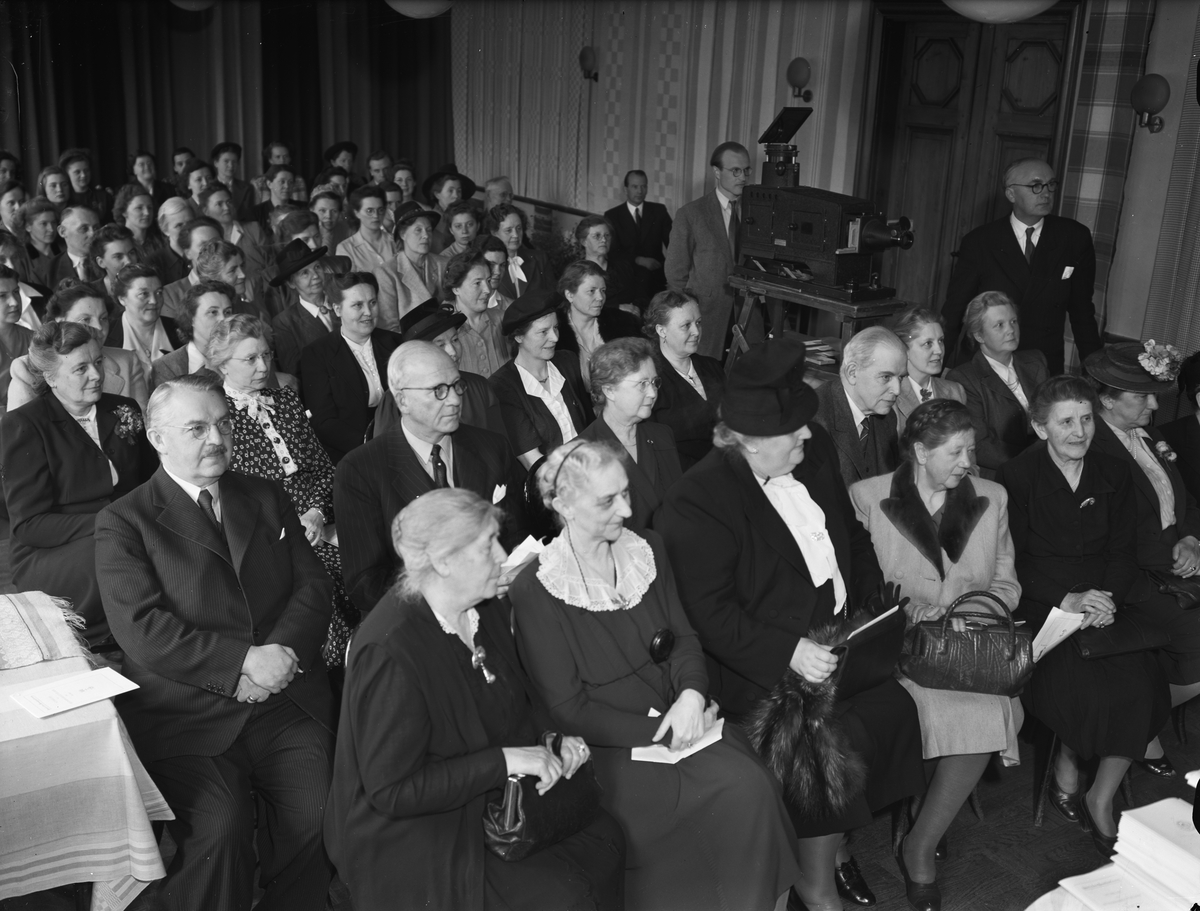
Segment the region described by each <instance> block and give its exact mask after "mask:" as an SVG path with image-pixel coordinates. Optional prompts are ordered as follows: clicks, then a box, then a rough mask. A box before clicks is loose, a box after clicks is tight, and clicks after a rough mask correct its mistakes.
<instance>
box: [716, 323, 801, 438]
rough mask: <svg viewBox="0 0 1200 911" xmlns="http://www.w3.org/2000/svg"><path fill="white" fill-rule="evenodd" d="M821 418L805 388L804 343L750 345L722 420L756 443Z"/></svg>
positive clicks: (728, 387)
mask: <svg viewBox="0 0 1200 911" xmlns="http://www.w3.org/2000/svg"><path fill="white" fill-rule="evenodd" d="M816 413H817V394H816V392H814V391H813V388H812V387H811V386H809V385H808V383H806V382H804V343H803V342H801V341H798V340H797V339H791V338H769V339H767V340H766V341H763V342H759V343H758V344H756V345H751V346H750V350H749V351H747V352H746V353H745V354H743V355H742V356H741V357H740V358H738V361H737V363H736V364H734V365H733V371H732V372H731V373H730V374H729V380H728V381H727V382H726V384H725V392H724V394H723V396H722V398H721V420H722V421H724V422H725V424H726V426H727V427H729V428H730V429H731V430H736V431H737V432H738V433H744V434H747V435H748V436H755V437H778V436H783V435H784V434H787V433H793V432H795V431H797V430H799V429H800V428H801V427H803V426H804V425H805V424H807V423H808V422H809V421H811V420H812V419H813V416H814V415H815V414H816Z"/></svg>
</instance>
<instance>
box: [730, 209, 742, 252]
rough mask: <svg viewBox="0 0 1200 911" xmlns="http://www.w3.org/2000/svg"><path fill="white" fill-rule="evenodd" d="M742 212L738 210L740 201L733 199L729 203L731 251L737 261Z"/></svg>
mask: <svg viewBox="0 0 1200 911" xmlns="http://www.w3.org/2000/svg"><path fill="white" fill-rule="evenodd" d="M741 220H742V219H741V214H740V213H739V212H738V201H737V200H736V199H734V200H731V201H730V203H729V252H730V253H732V254H733V260H734V262H735V263H736V262H737V248H738V231H739V229H740V227H741V224H740V223H741Z"/></svg>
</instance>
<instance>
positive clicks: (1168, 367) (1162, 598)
mask: <svg viewBox="0 0 1200 911" xmlns="http://www.w3.org/2000/svg"><path fill="white" fill-rule="evenodd" d="M1153 348H1158V349H1159V350H1160V351H1161V354H1162V355H1163V356H1162V357H1161V359H1160V360H1158V361H1157V362H1156V360H1155V355H1156V354H1158V353H1159V352H1155V351H1152V350H1151V349H1153ZM1181 360H1182V355H1180V354H1179V353H1178V352H1171V353H1168V352H1167V351H1166V348H1165V346H1161V345H1160V346H1154V345H1153V344H1151V343H1147V344H1145V345H1143V344H1141V343H1139V342H1122V343H1120V344H1116V345H1109V346H1107V347H1105V348H1102V349H1101V350H1100V351H1097V352H1095V353H1094V354H1091V355H1089V356H1088V359H1087V360H1086V361H1085V362H1084V368H1085V369H1086V370H1087V372H1088V374H1089V375H1090V376H1091V378H1092V382H1093V383H1094V384H1095V386H1096V394H1097V396H1098V398H1099V400H1100V412H1099V417H1100V420H1098V421H1096V437H1095V439H1094V440H1093V441H1092V448H1093V449H1094V450H1095V451H1096V452H1102V453H1105V454H1106V455H1110V456H1112V457H1113V458H1115V459H1119V460H1120V461H1122V462H1125V463H1126V465H1128V466H1129V470H1130V471H1131V472H1132V473H1133V488H1134V496H1133V498H1134V501H1135V502H1136V504H1137V516H1138V533H1137V561H1138V566H1140V567H1141V568H1142V570H1143V573H1144V576H1143V578H1141V579H1139V580H1138V583H1137V584H1136V585H1135V586H1134V588H1133V590H1132V591H1130V593H1129V597H1128V598H1127V599H1126V601H1125V608H1126V609H1127V610H1132V611H1136V612H1137V613H1138V614H1140V615H1141V616H1143V617H1145V618H1146V619H1148V620H1150V621H1151V622H1152V623H1155V624H1157V625H1159V626H1161V627H1163V628H1164V629H1166V630H1167V631H1168V632H1169V633H1170V636H1171V641H1170V643H1169V644H1168V645H1167V646H1166V647H1165V648H1164V649H1163V651H1162V653H1161V654H1162V656H1163V659H1164V662H1165V665H1166V672H1167V680H1168V681H1169V682H1170V684H1171V705H1172V706H1177V705H1182V704H1183V703H1184V702H1187V701H1188V700H1190V699H1193V698H1195V697H1196V696H1197V695H1200V610H1189V609H1186V608H1188V607H1189V606H1190V605H1189V602H1191V603H1192V604H1194V603H1195V602H1196V601H1197V600H1200V508H1198V507H1197V505H1196V500H1195V499H1194V498H1193V497H1192V495H1191V494H1190V493H1188V490H1187V487H1186V486H1185V485H1184V481H1183V475H1181V474H1180V473H1179V468H1178V467H1177V463H1178V460H1179V456H1178V454H1177V453H1176V452H1175V451H1174V450H1173V449H1172V448H1171V447H1170V445H1169V444H1168V443H1167V441H1166V439H1165V438H1164V437H1163V434H1162V433H1161V432H1160V431H1159V430H1158V429H1157V428H1155V427H1152V426H1150V425H1151V422H1152V420H1153V418H1154V412H1155V411H1157V410H1158V397H1159V396H1160V395H1166V394H1167V393H1168V392H1170V391H1171V390H1172V388H1173V385H1174V382H1173V381H1174V379H1175V374H1176V373H1177V371H1178V369H1179V363H1180V361H1181ZM1143 361H1144V362H1145V363H1144V364H1143ZM1146 365H1149V367H1150V368H1152V369H1153V370H1154V371H1155V372H1153V373H1151V372H1150V370H1148V369H1147V366H1146ZM1163 585H1167V586H1169V587H1171V588H1173V589H1184V590H1190V592H1192V593H1191V594H1186V593H1185V594H1181V595H1180V596H1178V597H1176V596H1173V595H1170V594H1163V593H1162V592H1160V591H1159V588H1160V586H1163ZM1142 766H1143V767H1144V768H1145V769H1147V770H1148V771H1150V772H1153V773H1154V774H1156V775H1161V776H1164V777H1168V778H1169V777H1174V775H1175V768H1174V766H1172V765H1171V761H1170V760H1169V759H1167V758H1166V755H1165V754H1164V753H1163V748H1162V745H1161V744H1160V743H1159V742H1158V738H1157V737H1156V738H1155V739H1154V740H1153V741H1152V742H1151V744H1150V748H1149V749H1148V750H1147V751H1146V758H1145V760H1143V762H1142Z"/></svg>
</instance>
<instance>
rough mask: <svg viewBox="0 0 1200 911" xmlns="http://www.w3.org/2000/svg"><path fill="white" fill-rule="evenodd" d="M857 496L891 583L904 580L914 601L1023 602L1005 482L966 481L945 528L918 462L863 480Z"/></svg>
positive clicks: (951, 498) (952, 500) (950, 502)
mask: <svg viewBox="0 0 1200 911" xmlns="http://www.w3.org/2000/svg"><path fill="white" fill-rule="evenodd" d="M850 499H851V500H852V501H853V502H854V509H855V512H856V513H857V514H858V520H859V521H860V522H861V523H862V524H863V525H864V526H865V527H866V529H867V531H868V532H870V534H871V543H872V544H874V546H875V555H876V556H877V557H878V558H879V566H880V568H881V569H882V570H883V575H884V578H885V579H887V580H888V581H889V582H897V583H899V584H900V587H901V593H902V594H903V595H905V596H907V597H909V598H911V599H912V603H913V604H934V605H937V606H939V607H945V606H947V605H949V604H950V603H951V602H953V601H954V599H955V598H957V597H958V596H959V595H961V594H963V593H964V592H968V591H972V590H975V589H982V590H984V591H990V592H992V593H993V594H995V595H996V596H997V597H999V598H1000V599H1001V600H1002V601H1003V602H1004V603H1005V604H1007V605H1008V606H1009V608H1010V609H1015V608H1016V606H1017V603H1018V602H1019V601H1020V600H1021V585H1020V583H1019V582H1018V581H1017V572H1016V566H1015V556H1014V551H1013V542H1012V536H1011V535H1010V534H1009V531H1008V493H1007V492H1006V491H1005V489H1004V488H1003V487H1001V486H1000V485H999V484H997V483H995V482H993V481H984V480H981V479H979V478H972V477H970V476H968V477H965V478H963V479H962V481H961V482H960V483H959V485H958V487H955V488H953V489H951V490H948V491H947V492H946V503H945V506H944V507H943V512H942V521H941V525H940V527H939V526H938V525H937V524H935V523H934V521H933V518H932V517H931V516H930V515H929V511H928V510H927V509H926V508H925V504H924V503H923V502H922V501H921V495H920V494H919V493H918V492H917V487H916V483H915V482H914V480H913V466H912V463H910V462H902V463H901V465H900V467H899V468H897V469H896V470H895V471H894V472H892V473H891V474H886V475H880V476H879V477H877V478H870V479H868V480H866V481H859V482H858V483H857V484H855V485H854V486H853V487H851V488H850Z"/></svg>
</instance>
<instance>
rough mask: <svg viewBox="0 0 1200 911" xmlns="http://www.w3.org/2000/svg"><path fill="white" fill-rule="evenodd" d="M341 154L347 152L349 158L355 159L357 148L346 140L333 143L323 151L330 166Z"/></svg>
mask: <svg viewBox="0 0 1200 911" xmlns="http://www.w3.org/2000/svg"><path fill="white" fill-rule="evenodd" d="M342 152H349V153H350V155H351V157H353V158H357V157H358V146H357V145H356V144H355V143H353V142H351V141H350V140H348V139H343V140H342V141H341V142H335V143H334V144H333V145H331V146H330V147H329V148H327V149H326V150H325V160H326V161H328V162H329V163H331V164H332V163H333V160H334V159H335V158H337V157H338V156H339V155H341V154H342Z"/></svg>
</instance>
